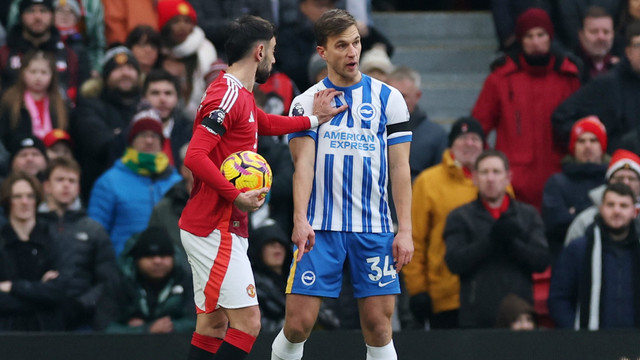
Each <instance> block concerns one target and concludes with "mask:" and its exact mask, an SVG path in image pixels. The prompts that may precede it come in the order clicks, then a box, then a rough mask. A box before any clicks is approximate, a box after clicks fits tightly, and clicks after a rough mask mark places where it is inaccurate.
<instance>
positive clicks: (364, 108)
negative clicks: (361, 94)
mask: <svg viewBox="0 0 640 360" xmlns="http://www.w3.org/2000/svg"><path fill="white" fill-rule="evenodd" d="M356 113H357V114H358V115H360V119H362V120H364V121H371V120H373V118H375V116H376V115H377V111H376V108H375V107H373V105H371V104H370V103H362V104H360V105H358V108H357V109H356Z"/></svg>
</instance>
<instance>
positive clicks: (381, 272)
mask: <svg viewBox="0 0 640 360" xmlns="http://www.w3.org/2000/svg"><path fill="white" fill-rule="evenodd" d="M380 260H381V259H380V256H373V257H370V258H367V264H369V268H370V269H371V273H370V274H369V279H371V281H373V282H378V286H380V287H385V286H387V285H389V284H391V283H393V282H394V281H395V279H396V276H397V273H396V269H395V267H394V266H393V262H392V261H390V259H389V255H385V257H384V261H383V262H381V261H380ZM381 266H382V267H381ZM383 276H391V279H392V280H389V281H386V282H383V281H381V279H382V277H383Z"/></svg>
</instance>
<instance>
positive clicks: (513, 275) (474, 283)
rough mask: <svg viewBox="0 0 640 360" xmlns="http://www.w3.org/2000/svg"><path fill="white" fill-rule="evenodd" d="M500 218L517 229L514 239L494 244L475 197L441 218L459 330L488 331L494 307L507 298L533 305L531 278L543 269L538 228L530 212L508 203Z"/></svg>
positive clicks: (487, 218) (516, 203) (489, 223)
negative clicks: (456, 290) (456, 286)
mask: <svg viewBox="0 0 640 360" xmlns="http://www.w3.org/2000/svg"><path fill="white" fill-rule="evenodd" d="M502 217H504V218H505V219H507V218H508V219H510V220H512V221H513V222H514V223H515V224H517V227H518V228H519V231H518V232H519V234H518V233H515V232H514V233H511V234H509V235H508V236H506V237H505V238H503V239H500V240H499V239H496V238H495V235H494V233H495V231H492V229H493V228H494V224H495V223H497V220H494V218H493V217H492V216H491V214H490V213H489V212H488V211H487V209H486V208H485V207H484V205H483V203H482V200H480V198H478V199H477V200H475V201H473V202H471V203H468V204H466V205H463V206H461V207H459V208H457V209H455V210H453V211H452V212H451V213H450V214H449V216H448V217H447V222H446V225H445V229H444V233H443V236H444V240H445V243H446V246H447V251H446V255H445V261H446V262H447V266H448V267H449V269H450V270H451V272H452V273H454V274H458V275H459V276H460V310H459V321H460V322H459V323H460V327H463V328H492V327H494V326H495V323H496V317H497V312H498V307H499V305H500V302H501V301H502V299H503V298H504V297H505V296H506V295H507V294H509V293H514V294H516V295H518V296H520V297H521V298H523V299H525V300H527V301H528V302H529V303H533V284H532V278H531V275H532V273H533V272H542V271H544V270H545V268H546V267H547V265H548V262H549V255H548V249H547V241H546V239H545V238H544V226H543V225H542V219H541V218H540V215H538V212H537V211H536V209H535V208H534V207H532V206H530V205H527V204H524V203H521V202H519V201H516V200H513V199H510V203H509V208H508V209H507V211H506V212H505V213H504V214H502V216H501V218H502ZM512 234H513V235H512Z"/></svg>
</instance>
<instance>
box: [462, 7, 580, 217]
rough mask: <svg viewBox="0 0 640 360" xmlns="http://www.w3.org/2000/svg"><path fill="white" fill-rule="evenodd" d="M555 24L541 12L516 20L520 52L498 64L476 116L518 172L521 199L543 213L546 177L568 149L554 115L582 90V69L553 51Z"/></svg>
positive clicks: (557, 168)
mask: <svg viewBox="0 0 640 360" xmlns="http://www.w3.org/2000/svg"><path fill="white" fill-rule="evenodd" d="M553 33H554V30H553V25H552V23H551V20H550V18H549V15H548V14H547V13H546V12H545V11H544V10H541V9H529V10H527V11H525V12H524V13H522V14H521V15H520V16H519V17H518V20H517V21H516V37H517V41H518V44H519V46H518V49H516V50H515V51H513V52H511V53H508V54H506V55H505V56H503V57H502V58H501V59H499V60H498V61H497V62H496V63H494V64H493V67H492V68H493V71H492V72H491V74H490V75H489V76H488V77H487V79H486V81H485V83H484V86H483V88H482V91H481V93H480V96H479V97H478V100H477V102H476V104H475V106H474V108H473V111H472V115H473V117H475V118H476V119H478V120H479V121H480V123H482V127H483V129H484V131H485V133H488V132H489V131H491V130H493V129H495V130H496V135H497V138H496V145H495V147H496V149H497V150H500V151H502V152H504V153H505V154H506V155H507V156H508V158H509V161H510V162H511V165H512V168H513V182H512V184H513V188H514V190H515V194H516V198H517V199H519V200H521V201H523V202H526V203H529V204H531V205H533V206H535V207H536V208H538V210H539V209H540V203H541V201H542V190H543V187H544V183H545V181H546V180H547V178H548V177H549V176H550V175H551V174H553V173H555V172H558V171H560V170H561V167H560V159H561V158H562V156H563V155H564V154H565V153H566V149H565V148H560V147H559V146H557V145H556V144H554V141H553V138H552V131H551V114H552V112H553V110H554V109H555V108H556V106H558V104H560V103H561V102H562V101H563V100H564V99H566V98H567V97H569V95H571V94H572V93H573V92H575V91H576V90H577V89H578V88H579V87H580V80H579V71H578V67H577V66H576V64H575V63H574V62H572V61H571V60H570V59H568V58H566V57H564V56H563V55H562V54H560V53H557V52H554V51H553V50H552V49H551V40H552V39H553Z"/></svg>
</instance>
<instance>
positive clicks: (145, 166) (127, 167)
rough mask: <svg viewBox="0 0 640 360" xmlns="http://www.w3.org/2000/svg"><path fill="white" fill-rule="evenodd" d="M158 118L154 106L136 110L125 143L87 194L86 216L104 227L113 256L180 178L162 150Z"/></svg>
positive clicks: (139, 229) (138, 229)
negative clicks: (152, 108) (121, 153)
mask: <svg viewBox="0 0 640 360" xmlns="http://www.w3.org/2000/svg"><path fill="white" fill-rule="evenodd" d="M163 141H164V136H163V133H162V121H161V120H160V117H159V116H158V115H157V113H156V112H155V111H154V110H145V111H142V112H139V113H138V114H136V116H135V117H134V118H133V121H132V125H131V129H130V131H129V136H128V142H129V146H128V147H127V149H126V150H125V153H124V156H122V157H121V158H120V159H119V160H118V161H116V163H115V164H114V165H113V166H112V167H111V168H110V169H109V170H107V171H106V172H105V173H104V174H103V175H102V176H100V177H99V178H98V180H97V181H96V183H95V184H94V186H93V189H92V190H91V196H90V198H89V209H88V210H89V217H91V218H92V219H94V220H96V221H97V222H99V223H100V224H102V226H103V227H104V228H105V230H107V232H108V233H109V236H110V237H111V242H112V243H113V248H114V250H115V252H116V256H117V255H119V254H120V252H121V251H122V249H123V248H124V244H125V242H126V241H127V239H129V238H130V237H131V235H133V234H134V233H137V232H140V231H142V230H144V229H145V228H146V227H147V224H148V222H149V218H150V217H151V211H152V210H153V206H154V205H155V204H157V203H158V201H160V199H162V197H163V196H164V194H165V193H166V192H167V191H168V190H169V189H170V188H171V187H172V186H173V185H174V184H175V183H177V182H178V181H180V180H181V177H180V175H179V174H178V172H177V171H176V169H175V168H174V167H173V166H171V165H170V164H169V158H168V157H167V155H166V154H165V153H164V152H163V151H162V144H163Z"/></svg>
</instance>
